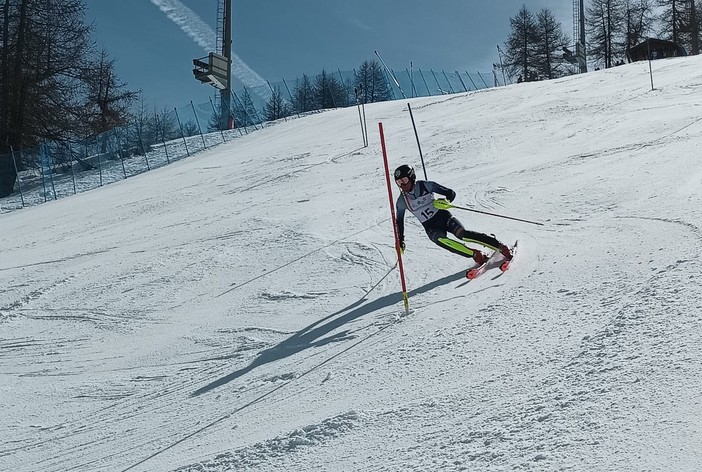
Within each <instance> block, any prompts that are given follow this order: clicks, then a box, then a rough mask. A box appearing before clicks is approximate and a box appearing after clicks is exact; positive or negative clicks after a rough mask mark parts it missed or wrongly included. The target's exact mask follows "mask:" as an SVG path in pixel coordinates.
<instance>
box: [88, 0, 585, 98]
mask: <svg viewBox="0 0 702 472" xmlns="http://www.w3.org/2000/svg"><path fill="white" fill-rule="evenodd" d="M523 4H524V5H526V6H527V8H528V9H529V10H531V11H533V12H534V13H535V12H537V11H538V10H540V9H541V8H549V9H551V10H552V11H553V12H554V13H555V15H556V17H557V18H558V19H559V20H560V21H561V23H562V25H563V30H564V32H565V33H566V34H567V35H568V36H571V35H572V23H573V20H572V2H569V1H567V0H565V1H563V0H562V1H558V2H556V1H553V0H551V1H548V0H534V1H524V0H499V1H495V0H471V1H468V0H404V1H402V2H400V1H379V0H355V1H353V2H338V1H334V0H296V1H290V0H260V1H256V2H254V1H251V0H249V1H239V0H233V6H232V9H233V24H232V37H233V41H232V42H233V46H232V48H233V52H234V54H236V55H237V56H238V58H239V59H240V60H241V61H242V62H243V67H248V70H245V71H243V72H241V73H240V74H236V75H239V76H241V75H242V74H243V75H244V81H255V80H260V78H263V79H266V80H270V81H271V82H276V81H279V80H281V79H282V78H285V79H295V78H296V77H299V76H301V75H302V74H303V73H306V74H310V75H314V74H317V73H318V72H320V71H321V70H322V69H326V70H327V71H336V70H337V69H341V70H351V69H353V68H357V67H358V66H359V65H360V64H361V63H362V62H363V61H364V60H368V59H375V55H374V52H373V51H375V50H377V51H378V52H379V53H380V54H381V55H382V57H383V59H384V60H385V61H386V62H387V64H388V65H389V66H390V67H391V68H393V69H396V70H404V69H405V68H409V67H410V61H411V62H412V64H413V66H414V68H415V69H417V68H422V69H428V68H434V69H435V70H441V69H445V70H446V71H447V72H450V71H454V70H459V71H468V72H475V71H478V70H479V71H481V72H490V71H491V70H492V63H493V62H497V61H498V57H497V49H496V45H497V44H502V43H504V41H505V40H506V38H507V35H508V34H509V18H510V17H512V16H515V15H516V13H517V12H518V11H519V8H520V7H521V6H522V5H523ZM87 6H88V8H87V21H88V22H91V23H92V24H93V25H94V36H93V37H94V40H95V41H96V43H97V44H98V45H102V46H104V47H105V49H106V50H107V51H108V53H109V54H110V55H111V56H112V57H113V58H115V59H116V60H117V65H116V67H117V72H118V74H119V75H120V77H121V78H122V80H123V81H125V82H126V83H127V84H128V86H129V88H130V89H142V90H143V91H144V98H145V99H146V100H147V101H148V103H154V104H156V105H157V106H158V107H161V106H168V107H172V106H182V105H185V104H187V103H189V101H190V100H192V101H193V102H195V103H200V102H205V101H207V100H208V97H210V96H212V95H213V93H214V89H213V88H212V87H210V86H207V85H202V84H200V83H199V82H198V81H196V80H195V79H194V77H193V75H192V59H194V58H196V57H203V56H205V55H206V50H205V49H206V48H205V47H204V46H202V40H203V38H205V37H206V36H207V34H206V33H207V29H209V31H210V32H213V31H216V22H217V13H216V11H217V10H216V8H217V0H120V1H119V2H116V1H114V0H89V1H88V2H87ZM183 7H185V8H186V9H187V10H185V9H184V8H183ZM168 10H170V12H171V13H170V14H169V13H168ZM190 12H192V13H190ZM184 13H185V14H186V15H185V18H184V19H183V15H184ZM174 17H175V18H176V21H174V19H173V18H174ZM177 17H180V18H181V19H180V20H178V19H177ZM193 17H194V18H195V19H199V21H201V22H202V23H203V25H204V26H205V28H204V29H203V28H197V27H195V28H194V29H195V31H192V28H191V31H190V33H188V32H186V29H188V27H187V26H184V25H187V24H192V22H191V20H192V18H193ZM178 22H180V24H178ZM196 23H197V22H196ZM201 26H202V25H201ZM198 38H199V39H200V41H199V42H200V44H198ZM257 77H258V79H257ZM241 86H242V81H241V80H236V81H235V83H234V89H235V90H237V89H240V88H241Z"/></svg>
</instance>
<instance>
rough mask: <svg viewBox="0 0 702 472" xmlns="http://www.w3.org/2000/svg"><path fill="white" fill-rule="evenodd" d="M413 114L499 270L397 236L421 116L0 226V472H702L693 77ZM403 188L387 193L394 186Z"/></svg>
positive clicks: (555, 89) (274, 140)
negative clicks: (507, 261) (491, 241)
mask: <svg viewBox="0 0 702 472" xmlns="http://www.w3.org/2000/svg"><path fill="white" fill-rule="evenodd" d="M652 66H653V71H654V81H655V82H654V84H655V89H654V90H651V84H650V79H649V76H648V64H645V63H638V64H631V65H626V66H621V67H617V68H614V69H610V70H606V71H599V72H593V73H589V74H584V75H581V76H576V77H569V78H564V79H559V80H554V81H549V82H539V83H524V84H519V85H513V86H509V87H504V88H499V89H491V90H485V91H480V92H473V93H467V94H459V95H451V96H445V97H432V98H423V99H416V100H412V101H411V104H412V109H413V112H414V116H415V120H416V122H417V128H418V131H419V136H420V138H421V142H422V150H423V154H424V160H425V163H426V169H427V173H428V176H429V178H430V179H432V180H436V181H438V182H440V183H442V184H444V185H447V186H449V187H451V188H453V189H455V190H456V191H457V193H458V199H457V203H459V204H462V205H467V206H471V207H473V208H476V209H480V210H483V211H489V212H494V213H499V214H505V215H510V216H515V217H519V218H525V219H530V220H536V221H540V222H543V223H544V226H536V225H530V224H525V223H520V222H516V221H511V220H506V219H499V218H494V217H489V216H485V215H480V214H476V213H470V212H465V211H460V210H456V211H454V214H455V215H456V216H457V217H458V218H459V219H460V220H461V221H462V222H463V223H464V224H465V225H466V226H467V227H468V228H470V229H473V230H477V231H483V232H487V233H494V234H496V235H497V237H498V238H500V239H501V240H503V241H505V242H512V241H514V240H516V239H519V241H520V243H519V244H520V251H519V255H518V258H517V260H516V261H515V263H514V264H513V265H512V269H510V271H509V272H507V273H505V274H502V275H500V273H499V271H491V272H488V273H486V274H485V275H484V276H482V277H480V278H479V279H476V280H474V281H471V282H467V281H466V280H465V278H464V277H463V273H464V271H465V269H466V268H467V267H468V266H469V264H468V261H467V260H465V259H462V258H460V257H458V256H456V255H453V254H451V253H449V252H446V251H443V250H441V249H440V248H438V247H437V246H435V245H434V244H433V243H431V242H430V241H429V240H428V239H427V238H426V236H425V235H424V232H423V230H422V228H421V226H420V225H419V224H418V223H417V222H416V220H414V219H413V218H412V217H411V215H410V216H408V219H407V231H406V233H407V238H406V241H407V251H406V252H405V257H404V263H405V272H406V276H407V283H408V290H409V296H410V298H409V302H410V315H409V316H403V311H404V309H403V304H402V294H401V292H400V282H399V276H398V271H397V268H396V266H395V263H396V261H395V260H396V255H395V252H394V243H393V236H392V226H391V222H390V217H389V208H388V197H387V193H386V188H385V177H384V175H383V170H382V168H383V164H382V159H381V153H380V142H379V135H378V127H377V123H378V122H382V123H383V127H384V129H385V133H386V142H387V146H388V155H389V159H390V162H391V167H394V166H396V165H399V164H401V163H405V162H407V163H411V164H413V165H415V167H416V168H417V172H418V174H419V175H423V173H422V170H421V164H420V159H419V154H418V150H417V145H416V141H415V137H414V134H413V131H412V125H411V121H410V118H409V115H408V113H407V106H406V104H407V102H404V101H402V102H400V101H396V102H389V103H380V104H373V105H368V106H366V108H365V111H366V116H367V119H368V129H369V139H370V145H369V146H368V147H366V148H363V147H362V139H361V135H360V127H359V122H358V111H357V110H356V109H355V108H349V109H343V110H335V111H329V112H325V113H321V114H317V115H313V116H309V117H305V118H303V119H297V120H289V121H287V122H283V123H278V124H276V125H275V126H271V127H268V128H266V129H264V130H262V131H258V132H255V133H252V134H249V135H247V136H244V137H241V138H237V139H235V140H234V141H231V142H229V143H227V144H224V145H222V146H219V147H217V148H214V149H210V150H208V151H206V152H203V153H201V154H199V155H197V156H195V157H192V158H189V159H186V160H183V161H180V162H177V163H175V164H172V165H170V166H167V167H163V168H160V169H158V170H155V171H152V172H149V173H146V174H141V175H139V176H136V177H134V178H130V179H128V180H125V181H121V182H118V183H114V184H111V185H109V186H106V187H103V188H101V189H99V190H96V191H90V192H86V193H83V194H79V195H76V196H73V197H69V198H64V199H61V200H58V201H54V202H50V203H47V204H43V205H40V206H36V207H32V208H29V209H25V210H21V211H15V212H12V213H7V214H2V215H0V227H1V228H2V231H0V247H2V248H3V252H2V255H1V256H0V284H1V285H0V286H1V287H2V288H0V405H2V406H3V415H2V417H1V418H2V419H0V424H1V425H2V427H1V428H0V469H1V470H11V471H15V472H20V471H27V472H30V471H31V472H48V471H85V472H87V471H126V470H135V471H136V470H141V471H172V470H178V471H204V472H212V471H230V470H247V471H272V470H295V471H308V470H324V471H381V470H382V471H386V470H397V471H406V470H417V471H436V470H447V471H460V470H470V471H498V470H539V471H542V470H549V471H550V470H553V471H556V470H558V471H560V470H575V471H643V470H646V471H697V470H702V452H701V450H700V444H701V443H702V409H701V405H700V401H701V394H700V390H701V389H700V385H702V383H701V382H700V380H699V372H700V368H701V367H702V354H701V352H700V346H701V345H702V316H701V313H702V288H701V287H700V284H699V282H698V280H700V277H701V276H702V273H701V272H702V271H701V269H700V264H699V261H700V247H701V244H700V243H701V241H702V231H701V229H700V219H701V217H702V202H701V201H700V200H701V198H700V197H701V195H702V168H700V148H701V147H702V100H701V99H700V97H701V96H702V95H701V94H702V67H701V66H702V58H700V57H694V58H682V59H671V60H659V61H656V62H654V63H653V64H652ZM394 191H395V196H397V190H396V189H394Z"/></svg>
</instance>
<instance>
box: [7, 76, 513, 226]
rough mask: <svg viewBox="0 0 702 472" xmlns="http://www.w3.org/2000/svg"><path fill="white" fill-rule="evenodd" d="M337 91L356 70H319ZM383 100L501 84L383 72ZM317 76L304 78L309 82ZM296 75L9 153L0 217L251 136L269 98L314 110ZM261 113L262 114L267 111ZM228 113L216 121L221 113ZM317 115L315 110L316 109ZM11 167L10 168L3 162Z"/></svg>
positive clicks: (349, 100) (294, 113)
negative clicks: (305, 103) (299, 94)
mask: <svg viewBox="0 0 702 472" xmlns="http://www.w3.org/2000/svg"><path fill="white" fill-rule="evenodd" d="M325 73H326V74H328V75H329V76H330V77H333V78H334V81H335V82H336V84H337V88H338V87H341V91H340V90H336V93H335V94H334V96H332V97H331V102H330V103H329V104H328V105H327V106H325V108H339V107H344V106H355V105H356V104H357V103H358V100H359V95H358V93H357V90H356V87H355V86H354V84H355V83H356V77H357V72H356V71H355V70H350V71H341V70H337V71H327V72H325ZM383 77H384V80H385V84H386V86H387V92H388V94H387V99H388V100H393V99H395V100H398V99H408V98H414V97H428V96H435V95H445V94H452V93H460V92H467V91H473V90H479V89H484V88H490V87H495V86H501V85H504V83H503V82H501V81H500V80H499V77H498V76H497V74H496V73H495V72H494V71H493V72H491V73H489V74H484V73H479V72H476V73H474V74H472V73H468V72H467V71H462V72H461V71H453V72H451V73H449V72H447V71H443V70H440V71H436V70H432V69H405V70H401V71H396V70H388V69H386V70H384V71H383ZM319 78H320V76H319V75H317V76H309V77H307V79H308V80H309V82H310V83H312V84H315V83H317V79H319ZM303 80H304V79H303V77H297V78H295V79H283V80H281V81H278V82H266V83H265V84H262V85H260V86H257V87H248V88H243V89H240V90H236V91H234V90H232V91H231V99H230V106H229V108H228V109H227V107H226V106H225V107H222V104H221V102H220V100H221V99H219V97H218V96H216V95H215V97H214V98H213V99H210V100H209V101H207V102H204V103H199V104H194V103H192V102H190V103H189V104H187V105H185V106H182V107H179V108H173V109H172V110H169V109H163V110H160V111H157V110H154V111H151V112H143V111H142V112H141V113H140V114H139V115H138V116H135V117H134V118H133V120H132V121H131V122H130V123H129V124H127V125H125V126H122V127H119V128H114V129H112V130H110V131H107V132H105V133H102V134H99V135H96V136H91V137H89V138H86V139H67V140H64V141H60V142H47V143H44V144H42V145H41V146H39V147H38V148H34V149H11V152H10V153H8V154H4V155H0V161H1V162H2V163H4V164H5V165H2V166H0V169H2V170H1V171H0V172H8V169H11V170H10V172H12V173H13V175H9V176H7V175H0V181H4V180H5V179H6V178H8V177H10V178H13V179H11V180H14V187H13V191H12V193H11V194H10V195H9V196H6V197H4V198H0V212H8V211H14V210H17V209H20V208H24V207H27V206H32V205H37V204H40V203H44V202H47V201H50V200H56V199H59V198H63V197H66V196H69V195H74V194H76V193H80V192H84V191H87V190H91V189H94V188H98V187H101V186H103V185H107V184H109V183H112V182H116V181H118V180H124V179H127V178H129V177H131V176H134V175H137V174H140V173H143V172H146V171H149V170H151V169H155V168H158V167H162V166H164V165H168V164H170V163H171V162H174V161H177V160H180V159H183V158H185V157H188V156H191V155H193V154H196V153H198V152H200V151H202V150H204V149H207V148H210V147H212V146H216V145H218V144H221V143H223V142H226V141H230V140H233V139H236V138H237V137H240V136H243V135H246V134H248V133H250V132H254V131H256V130H258V129H261V128H262V127H263V126H266V125H267V119H268V118H269V117H270V111H269V110H270V106H271V100H272V97H273V95H274V93H277V94H278V95H279V101H280V102H281V103H282V105H283V111H282V113H281V115H280V116H279V118H284V119H288V117H290V118H293V117H299V116H301V115H302V114H306V113H314V112H315V110H304V112H303V111H301V110H299V108H300V104H299V100H296V98H295V94H296V90H297V89H298V87H300V84H301V81H303ZM267 110H268V111H267ZM227 111H228V114H229V115H230V116H229V117H226V118H225V119H222V116H223V114H225V113H227ZM317 111H318V110H317ZM10 162H11V165H9V163H10Z"/></svg>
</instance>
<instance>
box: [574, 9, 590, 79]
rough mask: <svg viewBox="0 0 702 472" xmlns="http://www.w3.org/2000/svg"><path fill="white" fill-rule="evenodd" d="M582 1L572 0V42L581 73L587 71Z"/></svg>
mask: <svg viewBox="0 0 702 472" xmlns="http://www.w3.org/2000/svg"><path fill="white" fill-rule="evenodd" d="M584 3H585V2H584V0H573V42H575V57H576V59H577V60H578V65H579V66H580V72H581V73H583V72H587V55H586V54H585V7H584Z"/></svg>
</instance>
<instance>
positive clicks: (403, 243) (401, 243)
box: [400, 241, 405, 254]
mask: <svg viewBox="0 0 702 472" xmlns="http://www.w3.org/2000/svg"><path fill="white" fill-rule="evenodd" d="M404 253H405V242H404V241H400V254H404Z"/></svg>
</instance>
